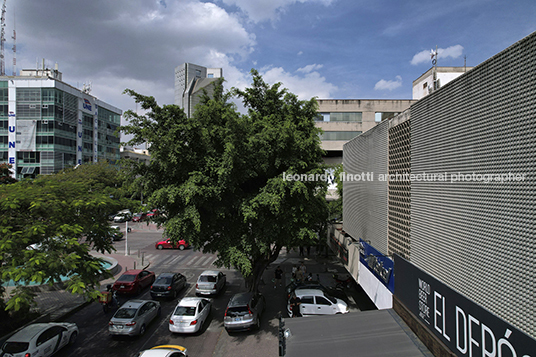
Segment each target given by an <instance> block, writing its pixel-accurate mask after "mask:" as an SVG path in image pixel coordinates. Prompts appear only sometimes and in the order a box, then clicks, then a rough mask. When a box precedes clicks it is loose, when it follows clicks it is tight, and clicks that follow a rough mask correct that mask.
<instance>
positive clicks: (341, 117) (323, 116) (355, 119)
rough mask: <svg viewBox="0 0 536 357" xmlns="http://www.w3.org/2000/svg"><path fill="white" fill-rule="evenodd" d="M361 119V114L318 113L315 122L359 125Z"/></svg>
mask: <svg viewBox="0 0 536 357" xmlns="http://www.w3.org/2000/svg"><path fill="white" fill-rule="evenodd" d="M362 118H363V113H361V112H331V113H318V116H317V117H316V118H315V121H325V122H352V123H361V122H362Z"/></svg>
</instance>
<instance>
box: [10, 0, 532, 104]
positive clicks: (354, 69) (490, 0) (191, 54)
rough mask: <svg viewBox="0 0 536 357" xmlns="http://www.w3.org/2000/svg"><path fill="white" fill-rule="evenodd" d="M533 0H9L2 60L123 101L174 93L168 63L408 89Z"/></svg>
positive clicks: (488, 47) (337, 92)
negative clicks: (52, 72)
mask: <svg viewBox="0 0 536 357" xmlns="http://www.w3.org/2000/svg"><path fill="white" fill-rule="evenodd" d="M535 15H536V1H534V0H513V1H504V0H463V1H462V0H460V1H458V0H448V1H446V0H404V1H399V0H396V1H395V0H391V1H387V0H367V1H362V0H215V1H199V0H90V1H82V0H47V1H43V0H16V1H15V0H7V10H6V15H5V19H6V26H5V31H6V35H5V38H6V42H5V62H6V65H5V69H6V74H8V75H11V74H12V73H13V65H12V63H13V51H12V47H13V39H12V36H13V29H14V28H16V34H17V35H16V46H17V52H16V57H17V66H16V70H17V71H18V70H20V69H22V68H35V67H36V66H37V65H38V64H39V66H42V61H43V59H44V60H45V64H46V66H47V67H49V68H52V67H53V66H54V65H55V63H58V65H59V69H60V71H61V72H62V73H63V80H64V81H65V82H67V83H69V84H70V85H72V86H75V87H78V88H82V85H83V83H89V82H91V84H92V94H93V95H94V96H96V97H98V98H99V99H101V100H103V101H105V102H107V103H109V104H112V105H114V106H116V107H118V108H120V109H122V110H127V109H135V104H134V102H133V101H132V99H131V98H129V97H128V96H125V95H123V94H122V92H123V90H124V89H125V88H130V89H134V90H135V91H137V92H139V93H142V94H145V95H152V96H154V97H156V99H157V100H158V102H159V104H161V105H162V104H172V103H173V90H174V89H173V87H174V69H175V67H177V66H178V65H180V64H181V63H184V62H190V63H194V64H199V65H202V66H206V67H221V68H223V74H224V77H225V79H226V81H227V83H226V87H227V88H230V87H231V86H234V87H239V88H244V87H245V86H247V85H249V84H250V83H251V78H250V76H249V72H250V70H251V69H252V68H255V69H257V70H259V72H260V73H261V74H262V75H263V77H264V79H265V80H266V81H267V82H269V83H275V82H282V83H283V85H284V87H287V88H289V89H290V91H292V92H294V93H296V94H298V95H299V96H300V98H301V99H309V98H311V97H318V98H323V99H325V98H336V99H346V98H354V99H411V95H412V88H411V86H412V81H413V80H415V79H417V78H418V77H419V76H420V75H421V74H422V73H424V72H426V71H427V70H428V69H429V68H430V67H431V62H430V50H431V49H432V48H434V49H435V47H436V46H437V47H438V48H439V51H438V52H439V62H438V64H439V65H443V66H463V65H464V58H466V64H467V66H475V65H478V64H479V63H481V62H483V61H485V60H486V59H488V58H490V57H492V56H493V55H495V54H496V53H498V52H500V51H502V50H503V49H505V48H507V47H508V46H510V45H512V44H513V43H515V42H516V41H518V40H520V39H522V38H523V37H525V36H527V35H529V34H530V33H532V32H534V31H536V20H535Z"/></svg>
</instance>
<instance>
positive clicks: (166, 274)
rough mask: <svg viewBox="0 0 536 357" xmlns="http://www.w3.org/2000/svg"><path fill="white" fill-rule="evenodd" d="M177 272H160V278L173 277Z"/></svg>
mask: <svg viewBox="0 0 536 357" xmlns="http://www.w3.org/2000/svg"><path fill="white" fill-rule="evenodd" d="M175 274H177V273H161V274H158V278H168V277H169V278H171V277H173V276H174V275H175Z"/></svg>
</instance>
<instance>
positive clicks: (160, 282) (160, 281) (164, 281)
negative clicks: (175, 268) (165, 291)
mask: <svg viewBox="0 0 536 357" xmlns="http://www.w3.org/2000/svg"><path fill="white" fill-rule="evenodd" d="M169 284H171V278H169V277H165V278H164V277H162V278H158V279H156V281H155V282H154V285H169Z"/></svg>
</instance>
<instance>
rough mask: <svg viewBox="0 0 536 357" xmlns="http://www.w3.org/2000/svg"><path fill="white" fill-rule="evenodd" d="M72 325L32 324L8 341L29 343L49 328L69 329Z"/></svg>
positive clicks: (55, 323) (56, 323)
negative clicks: (60, 327)
mask: <svg viewBox="0 0 536 357" xmlns="http://www.w3.org/2000/svg"><path fill="white" fill-rule="evenodd" d="M69 325H71V323H67V322H40V323H35V324H30V325H28V326H26V327H24V328H22V329H20V330H19V331H17V332H16V333H15V334H13V335H12V336H11V337H10V338H9V339H8V340H7V341H9V342H29V341H30V340H31V339H32V338H33V337H34V336H35V335H37V334H39V333H41V332H42V331H44V330H46V329H47V328H49V327H53V326H62V327H64V328H68V327H69Z"/></svg>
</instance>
